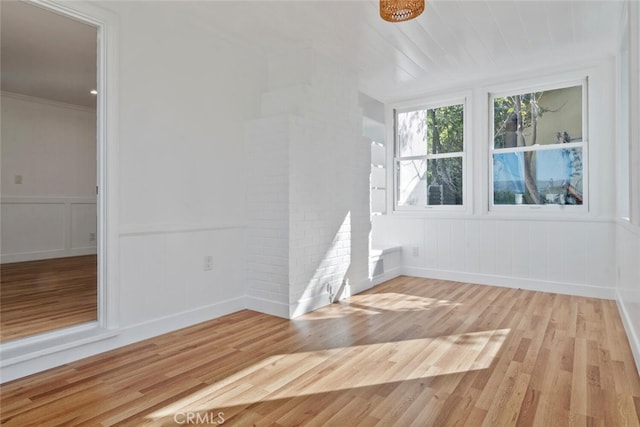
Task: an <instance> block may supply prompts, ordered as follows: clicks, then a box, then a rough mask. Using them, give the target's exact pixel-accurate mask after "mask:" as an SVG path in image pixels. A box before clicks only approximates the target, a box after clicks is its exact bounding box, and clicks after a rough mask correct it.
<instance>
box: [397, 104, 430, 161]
mask: <svg viewBox="0 0 640 427" xmlns="http://www.w3.org/2000/svg"><path fill="white" fill-rule="evenodd" d="M397 126H398V156H399V157H410V156H423V155H425V154H427V144H426V140H427V138H426V134H427V110H418V111H409V112H406V113H398V116H397Z"/></svg>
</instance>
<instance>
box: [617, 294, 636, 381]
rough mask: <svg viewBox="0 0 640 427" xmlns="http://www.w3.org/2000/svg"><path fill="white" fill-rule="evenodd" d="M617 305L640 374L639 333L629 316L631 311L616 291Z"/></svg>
mask: <svg viewBox="0 0 640 427" xmlns="http://www.w3.org/2000/svg"><path fill="white" fill-rule="evenodd" d="M616 304H617V306H618V311H619V312H620V318H621V319H622V325H623V326H624V330H625V332H626V333H627V339H628V340H629V346H630V347H631V353H633V359H634V360H635V362H636V369H637V371H638V372H640V339H639V338H638V332H640V331H636V330H635V329H634V327H633V323H632V322H631V317H630V316H629V311H628V310H627V306H626V305H625V304H624V302H623V301H622V296H621V295H620V293H619V292H618V291H617V290H616Z"/></svg>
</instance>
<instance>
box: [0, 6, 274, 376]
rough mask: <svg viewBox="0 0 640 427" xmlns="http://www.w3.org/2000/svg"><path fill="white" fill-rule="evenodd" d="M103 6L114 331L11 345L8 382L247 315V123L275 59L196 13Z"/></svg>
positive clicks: (5, 368)
mask: <svg viewBox="0 0 640 427" xmlns="http://www.w3.org/2000/svg"><path fill="white" fill-rule="evenodd" d="M99 7H102V8H104V9H105V10H106V12H104V13H102V12H100V10H96V11H95V13H97V14H99V15H100V16H105V17H107V18H105V19H108V20H109V22H110V23H111V27H110V28H109V30H110V31H112V33H111V35H112V36H113V34H114V33H113V31H114V30H115V29H116V28H117V39H115V38H113V39H110V42H111V43H112V42H114V41H115V40H117V42H118V45H117V49H115V52H117V54H118V56H117V58H114V59H113V61H117V70H118V72H117V73H116V75H112V76H110V78H111V79H112V80H110V82H111V84H112V85H114V86H111V87H117V88H118V91H117V105H118V110H117V112H118V117H117V123H118V126H117V129H118V134H117V135H110V136H109V141H112V142H114V143H117V151H116V152H117V153H118V154H119V155H118V168H117V169H118V176H117V179H116V180H115V181H117V182H118V188H119V200H118V206H119V215H118V218H117V222H116V223H117V224H118V227H119V229H118V230H115V231H114V230H109V233H114V234H115V235H116V236H117V237H116V239H117V240H116V242H115V244H116V245H117V246H118V264H117V265H119V269H118V271H116V272H115V274H114V275H113V276H110V277H108V286H109V288H110V291H109V294H110V295H111V296H112V297H113V300H112V301H109V302H110V303H111V306H110V307H109V310H110V312H111V313H113V314H114V315H115V318H114V319H111V320H110V325H109V326H110V327H113V329H111V330H98V331H97V332H96V331H79V332H77V333H75V332H74V334H72V335H70V336H69V337H67V338H64V339H63V338H61V337H56V338H51V339H50V340H47V339H45V338H42V340H40V341H35V342H31V343H29V342H25V343H24V344H18V345H15V346H6V345H3V350H2V352H3V353H2V359H3V360H2V363H3V365H2V372H1V376H2V381H8V380H10V379H12V378H16V377H19V376H23V375H25V374H28V373H32V372H36V371H38V370H42V369H46V368H48V367H51V366H56V365H59V364H62V363H67V362H69V361H72V360H75V359H78V358H81V357H86V356H87V355H91V354H95V353H98V352H101V351H106V350H109V349H112V348H115V347H118V346H122V345H125V344H128V343H131V342H134V341H137V340H140V339H144V338H148V337H150V336H154V335H158V334H161V333H164V332H168V331H171V330H175V329H179V328H181V327H185V326H189V325H191V324H194V323H198V322H201V321H205V320H209V319H211V318H214V317H217V316H220V315H223V314H226V313H230V312H234V311H237V310H240V309H243V308H244V307H245V306H244V300H243V298H244V292H245V270H244V268H245V262H246V261H245V249H246V247H245V238H246V217H247V215H246V211H247V208H246V200H245V196H246V186H247V169H246V165H245V164H244V138H243V125H244V123H245V121H246V120H250V119H251V118H253V117H255V116H256V114H257V112H258V111H259V105H260V95H261V93H262V92H263V90H264V87H265V84H266V60H265V58H264V57H263V56H262V55H261V53H260V52H257V51H255V50H251V49H248V48H244V47H243V46H242V45H239V44H238V43H233V42H229V41H228V40H227V39H226V38H224V37H221V36H219V35H217V33H216V29H215V28H213V27H210V26H209V23H208V22H207V21H206V20H203V19H201V17H199V16H198V15H196V14H195V12H197V10H198V8H197V7H190V6H189V5H188V4H187V5H185V6H183V5H182V4H181V3H180V2H152V3H150V2H104V3H102V4H101V5H97V4H96V3H92V4H90V5H87V6H86V7H85V9H91V12H93V11H94V8H96V9H97V8H99ZM212 7H216V6H214V5H213V4H212ZM113 79H117V82H116V81H114V80H113ZM206 255H211V256H212V257H213V268H212V270H210V271H205V270H204V256H206ZM35 355H37V356H38V357H35V358H34V356H35Z"/></svg>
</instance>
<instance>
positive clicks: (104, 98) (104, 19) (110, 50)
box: [24, 0, 119, 339]
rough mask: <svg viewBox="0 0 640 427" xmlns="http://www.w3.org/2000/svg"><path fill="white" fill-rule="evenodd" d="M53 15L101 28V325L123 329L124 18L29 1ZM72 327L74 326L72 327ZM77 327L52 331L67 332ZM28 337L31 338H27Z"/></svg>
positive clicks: (88, 7)
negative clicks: (120, 57) (120, 122)
mask: <svg viewBox="0 0 640 427" xmlns="http://www.w3.org/2000/svg"><path fill="white" fill-rule="evenodd" d="M24 1H26V2H27V3H29V4H32V5H34V6H38V7H41V8H43V9H45V10H48V11H50V12H53V13H57V14H60V15H62V16H66V17H68V18H71V19H74V20H76V21H80V22H83V23H85V24H89V25H91V26H93V27H96V30H97V44H96V52H97V56H96V57H97V64H96V65H97V66H96V90H97V91H98V94H97V96H96V97H97V99H96V166H97V168H96V171H97V174H96V175H97V176H96V184H97V195H96V208H97V257H98V266H97V308H98V310H97V311H98V312H97V317H98V320H97V326H98V328H100V329H116V328H117V327H118V323H119V322H118V315H117V314H118V283H119V281H118V271H119V270H118V237H119V231H118V194H119V193H118V140H117V136H118V127H117V113H118V109H117V99H118V81H117V69H118V68H117V53H118V52H117V46H118V39H117V34H118V19H117V16H116V15H115V14H113V13H112V12H110V11H108V10H106V9H103V8H101V7H99V6H96V5H94V4H91V3H89V2H88V1H84V2H73V3H67V2H63V1H61V0H60V1H52V0H24ZM67 329H68V330H67ZM75 330H76V327H73V326H72V327H71V328H65V329H60V330H57V331H52V334H61V335H65V334H66V333H67V332H70V331H71V332H73V331H75ZM27 339H28V338H27Z"/></svg>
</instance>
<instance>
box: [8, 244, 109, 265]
mask: <svg viewBox="0 0 640 427" xmlns="http://www.w3.org/2000/svg"><path fill="white" fill-rule="evenodd" d="M96 253H97V249H96V248H95V247H91V248H75V249H71V250H69V251H67V250H65V249H53V250H50V251H36V252H21V253H15V254H3V255H2V256H1V257H0V263H1V264H8V263H12V262H26V261H39V260H43V259H53V258H65V257H72V256H82V255H95V254H96Z"/></svg>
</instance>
